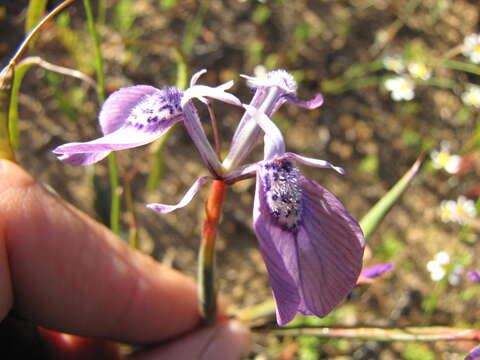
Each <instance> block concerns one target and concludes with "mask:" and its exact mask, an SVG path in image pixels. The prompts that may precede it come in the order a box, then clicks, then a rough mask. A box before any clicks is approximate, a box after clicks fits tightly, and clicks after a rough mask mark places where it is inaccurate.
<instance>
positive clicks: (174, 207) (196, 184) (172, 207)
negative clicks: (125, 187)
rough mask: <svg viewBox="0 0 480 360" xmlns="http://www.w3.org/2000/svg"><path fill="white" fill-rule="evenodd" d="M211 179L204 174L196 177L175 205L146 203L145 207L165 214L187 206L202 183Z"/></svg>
mask: <svg viewBox="0 0 480 360" xmlns="http://www.w3.org/2000/svg"><path fill="white" fill-rule="evenodd" d="M208 180H211V177H210V176H204V177H201V178H198V179H197V180H196V181H195V182H194V183H193V185H192V187H191V188H190V189H189V190H188V191H187V192H186V194H185V195H184V196H183V198H182V200H180V202H179V203H178V204H175V205H165V204H156V203H155V204H148V205H147V207H148V208H150V209H152V210H153V211H156V212H159V213H161V214H167V213H169V212H172V211H174V210H177V209H179V208H182V207H185V206H187V205H188V204H189V203H190V201H192V199H193V198H194V196H195V195H196V194H197V192H198V191H199V190H200V188H201V187H202V185H203V184H205V182H206V181H208Z"/></svg>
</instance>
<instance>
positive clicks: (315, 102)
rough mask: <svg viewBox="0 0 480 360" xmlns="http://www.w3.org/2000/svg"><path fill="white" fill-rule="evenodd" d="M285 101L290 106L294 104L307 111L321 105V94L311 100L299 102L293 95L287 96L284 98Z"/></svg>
mask: <svg viewBox="0 0 480 360" xmlns="http://www.w3.org/2000/svg"><path fill="white" fill-rule="evenodd" d="M285 99H286V100H287V102H289V103H290V104H295V105H298V106H301V107H303V108H305V109H309V110H312V109H316V108H318V107H320V106H322V104H323V96H322V94H316V95H315V97H314V98H313V99H311V100H299V99H297V97H296V96H295V95H293V94H288V95H286V96H285Z"/></svg>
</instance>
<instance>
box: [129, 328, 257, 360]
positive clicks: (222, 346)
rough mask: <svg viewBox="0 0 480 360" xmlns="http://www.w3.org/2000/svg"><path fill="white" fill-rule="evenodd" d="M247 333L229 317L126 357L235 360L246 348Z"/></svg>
mask: <svg viewBox="0 0 480 360" xmlns="http://www.w3.org/2000/svg"><path fill="white" fill-rule="evenodd" d="M250 344H251V334H250V331H249V329H248V328H247V327H246V326H245V325H244V324H242V323H240V322H239V321H235V320H231V321H228V322H224V323H220V324H218V325H216V326H213V327H208V328H203V329H201V330H199V331H196V332H194V333H191V334H189V335H187V336H185V337H182V338H180V339H177V340H175V341H173V342H171V343H169V344H165V345H162V346H161V347H160V348H157V349H153V350H149V351H144V352H141V353H138V354H135V355H134V356H132V357H130V358H129V360H166V359H193V358H195V359H208V360H239V359H241V358H243V357H245V356H247V355H248V354H249V352H250Z"/></svg>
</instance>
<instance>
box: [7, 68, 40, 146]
mask: <svg viewBox="0 0 480 360" xmlns="http://www.w3.org/2000/svg"><path fill="white" fill-rule="evenodd" d="M33 65H35V64H34V63H33V62H28V61H27V62H20V63H19V64H18V65H17V66H16V67H15V71H14V75H13V86H12V92H11V94H10V109H9V112H8V117H9V121H8V128H9V132H10V141H11V142H12V146H13V148H14V149H18V146H19V132H18V126H17V124H18V96H19V93H20V86H21V85H22V80H23V78H24V76H25V74H26V72H27V71H28V70H29V69H30V68H31V67H32V66H33Z"/></svg>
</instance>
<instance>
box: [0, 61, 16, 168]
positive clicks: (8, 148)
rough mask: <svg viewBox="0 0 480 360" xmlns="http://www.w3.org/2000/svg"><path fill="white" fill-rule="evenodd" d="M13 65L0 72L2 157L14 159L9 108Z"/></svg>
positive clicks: (0, 149)
mask: <svg viewBox="0 0 480 360" xmlns="http://www.w3.org/2000/svg"><path fill="white" fill-rule="evenodd" d="M12 69H13V67H11V66H7V67H5V69H3V70H2V72H1V73H0V159H8V160H14V155H13V149H12V145H11V143H10V134H9V129H8V108H9V106H10V90H11V84H12V76H13V70H12Z"/></svg>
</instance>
